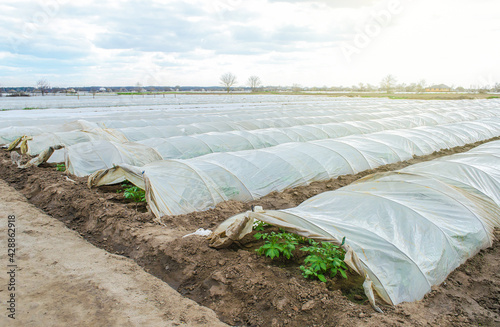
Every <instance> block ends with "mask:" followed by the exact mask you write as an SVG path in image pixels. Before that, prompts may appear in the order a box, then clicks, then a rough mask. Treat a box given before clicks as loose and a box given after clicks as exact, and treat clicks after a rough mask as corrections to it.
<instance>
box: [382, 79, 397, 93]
mask: <svg viewBox="0 0 500 327" xmlns="http://www.w3.org/2000/svg"><path fill="white" fill-rule="evenodd" d="M395 86H396V78H395V77H394V76H392V75H387V76H386V77H384V78H383V79H382V81H381V82H380V88H381V89H382V90H383V91H386V92H387V93H392V92H394V87H395Z"/></svg>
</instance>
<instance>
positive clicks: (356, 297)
mask: <svg viewBox="0 0 500 327" xmlns="http://www.w3.org/2000/svg"><path fill="white" fill-rule="evenodd" d="M496 139H499V138H496ZM481 143H482V142H481ZM479 144H480V143H476V144H472V145H467V146H464V147H457V148H454V149H451V150H443V151H439V152H437V153H434V154H432V155H429V156H424V157H417V158H414V159H412V160H409V161H405V162H402V163H397V164H391V165H387V166H383V167H380V168H378V169H375V170H372V171H367V172H363V173H360V174H356V175H348V176H343V177H341V178H338V179H334V180H330V181H326V182H315V183H312V184H311V185H309V186H304V187H297V188H294V189H291V190H286V191H284V192H281V193H272V194H269V195H268V196H266V197H264V198H262V199H260V200H257V201H253V202H251V203H240V202H234V201H231V202H227V203H222V204H220V205H218V206H217V207H216V208H215V209H211V210H207V211H204V212H197V213H193V214H189V215H182V216H175V217H168V218H164V219H163V221H162V223H163V225H158V224H155V223H154V222H153V215H152V214H151V213H150V212H148V211H147V209H146V208H144V207H142V206H136V205H135V204H134V203H128V202H127V201H126V200H125V199H124V198H123V195H122V194H120V193H116V190H117V187H116V186H112V187H104V188H101V189H93V190H90V189H88V188H87V187H86V179H84V178H75V177H72V176H67V175H65V174H64V173H61V172H58V171H56V169H55V168H54V167H53V166H51V165H46V166H44V167H38V168H30V169H24V170H20V169H18V168H17V167H15V166H14V165H12V164H11V163H10V160H9V155H8V154H7V153H1V154H0V176H2V178H3V179H4V180H5V181H7V182H8V183H9V184H10V185H12V186H13V187H14V188H16V189H17V190H19V191H20V192H21V193H22V194H24V195H25V196H26V198H27V199H28V200H29V201H30V202H31V203H32V204H34V205H35V206H37V207H38V208H40V209H42V210H43V211H45V212H47V213H48V214H50V215H52V216H53V217H55V218H57V219H59V220H61V221H62V222H64V223H65V224H66V226H68V227H69V228H71V229H74V230H76V231H77V232H78V233H80V234H81V235H82V236H83V237H84V238H85V239H87V240H88V241H89V242H91V243H93V244H94V245H96V246H98V247H101V248H104V249H106V250H107V251H109V252H112V253H116V254H121V255H123V256H126V257H129V258H131V259H133V260H134V261H136V262H137V263H138V264H139V265H141V266H142V267H143V268H144V269H145V270H146V271H147V272H150V273H151V274H152V275H154V276H156V277H158V278H160V279H162V280H163V281H165V282H167V283H168V284H169V285H170V286H172V287H173V288H175V289H176V290H177V291H178V292H179V293H180V294H182V295H184V296H186V297H188V298H190V299H193V300H195V301H196V302H198V303H199V304H202V305H204V306H206V307H208V308H210V309H213V310H214V311H215V312H216V313H217V315H218V317H219V318H220V319H221V320H222V321H224V322H226V323H228V324H230V325H241V326H283V325H287V326H337V325H345V326H379V325H381V324H387V325H401V326H403V325H414V326H424V325H428V324H429V325H444V326H470V325H482V326H499V325H500V307H499V303H500V266H499V262H500V260H499V257H500V245H499V242H498V241H496V242H495V244H494V246H493V247H492V248H490V249H487V250H485V251H481V252H480V254H479V255H477V256H475V257H474V258H472V259H471V260H469V261H468V262H467V263H466V264H464V265H463V266H462V267H460V268H459V269H457V270H456V271H455V272H453V273H452V274H451V275H450V276H449V277H448V279H447V280H446V283H443V284H442V285H440V286H437V287H435V288H434V291H433V292H432V293H430V294H428V295H427V296H426V298H425V299H424V300H422V301H419V302H415V303H404V304H401V305H398V306H396V307H390V306H385V305H381V307H382V309H383V310H384V311H385V313H384V314H379V313H375V312H374V311H373V309H372V308H371V307H370V306H369V304H367V302H366V298H365V297H364V295H363V293H362V291H361V289H360V281H359V279H357V278H355V276H353V275H351V276H350V278H349V279H348V281H347V282H343V281H341V280H340V279H335V280H334V281H333V282H332V283H329V284H328V285H327V284H325V283H320V282H319V281H309V280H305V279H304V278H302V277H301V275H300V271H298V270H297V269H292V268H293V267H291V266H289V265H286V264H284V263H282V262H281V263H280V262H278V263H274V262H272V261H271V260H270V259H266V258H263V257H259V256H257V255H256V254H255V253H254V252H253V251H250V250H249V249H248V248H246V247H245V246H241V247H238V246H233V247H231V248H229V249H224V250H215V249H212V248H210V247H208V245H207V241H206V240H205V239H204V238H202V237H198V236H191V237H186V238H183V237H182V236H183V235H185V234H187V233H191V232H193V231H195V230H196V229H198V228H205V229H213V228H214V227H216V226H217V225H218V224H219V223H220V222H222V221H224V220H225V219H226V218H228V217H229V216H231V215H234V214H237V213H240V212H243V211H246V210H248V209H249V208H250V206H251V205H252V204H253V205H260V206H262V207H264V209H283V208H289V207H294V206H296V205H298V204H300V203H301V202H302V201H304V200H306V199H307V198H310V197H312V196H314V195H316V194H319V193H321V192H324V191H327V190H334V189H337V188H339V187H342V186H345V185H348V184H349V183H352V182H353V181H355V180H357V179H359V178H361V177H363V176H366V175H368V174H370V173H374V172H379V171H390V170H395V169H400V168H403V167H406V166H408V165H410V164H414V163H417V162H421V161H427V160H431V159H433V158H436V157H439V156H444V155H449V154H453V153H457V152H463V151H467V150H469V149H471V148H473V147H474V146H477V145H479ZM68 177H69V178H70V179H71V180H68ZM143 211H146V212H143ZM497 236H500V233H498V231H497ZM246 246H248V247H250V248H251V247H252V244H251V243H250V244H246Z"/></svg>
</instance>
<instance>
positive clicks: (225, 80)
mask: <svg viewBox="0 0 500 327" xmlns="http://www.w3.org/2000/svg"><path fill="white" fill-rule="evenodd" d="M220 83H221V85H222V86H224V87H225V88H226V91H227V93H229V91H231V87H232V86H233V85H234V84H236V76H235V75H233V74H232V73H225V74H222V75H221V76H220Z"/></svg>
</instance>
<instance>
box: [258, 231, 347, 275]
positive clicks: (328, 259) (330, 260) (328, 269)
mask: <svg viewBox="0 0 500 327" xmlns="http://www.w3.org/2000/svg"><path fill="white" fill-rule="evenodd" d="M265 226H270V225H268V224H265V223H263V222H260V223H259V222H256V223H255V224H254V229H255V230H259V231H263V230H264V227H265ZM254 237H255V238H256V239H257V240H261V239H262V240H264V245H262V246H261V247H260V248H258V249H257V250H255V251H256V252H257V253H258V254H260V255H265V256H266V257H270V258H271V259H274V258H279V257H280V256H281V257H284V258H286V259H287V260H290V258H291V257H292V256H293V251H294V250H295V249H296V248H297V246H298V245H299V244H306V243H308V246H303V247H302V248H300V250H301V251H304V252H307V253H308V255H307V256H306V258H305V259H304V264H303V265H301V266H300V267H299V268H300V270H301V271H302V276H304V278H311V279H319V280H320V281H322V282H326V281H327V277H330V278H333V277H335V276H336V275H337V274H338V273H340V275H342V277H344V278H347V273H346V271H347V266H346V264H345V262H344V255H345V251H344V250H343V249H342V248H341V247H340V246H337V245H335V244H332V243H329V242H321V243H319V242H316V241H314V240H312V239H307V238H305V237H302V236H298V235H296V234H292V233H287V232H285V231H283V230H280V233H276V232H270V233H260V232H259V233H256V234H255V235H254ZM344 242H345V238H344V239H343V240H342V244H344Z"/></svg>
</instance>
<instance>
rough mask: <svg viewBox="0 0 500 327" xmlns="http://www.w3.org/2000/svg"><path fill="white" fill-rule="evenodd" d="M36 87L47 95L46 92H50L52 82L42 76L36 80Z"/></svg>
mask: <svg viewBox="0 0 500 327" xmlns="http://www.w3.org/2000/svg"><path fill="white" fill-rule="evenodd" d="M36 88H37V89H39V90H40V91H41V92H42V95H45V93H47V92H49V89H50V84H49V82H48V81H47V80H46V79H43V78H42V79H40V80H38V82H36Z"/></svg>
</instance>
